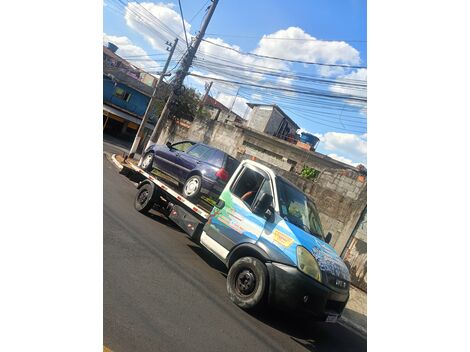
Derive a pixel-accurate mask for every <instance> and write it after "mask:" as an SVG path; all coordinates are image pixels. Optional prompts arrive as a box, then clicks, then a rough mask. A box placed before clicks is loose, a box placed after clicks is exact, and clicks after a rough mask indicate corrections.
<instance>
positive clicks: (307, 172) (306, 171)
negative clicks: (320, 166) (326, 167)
mask: <svg viewBox="0 0 470 352" xmlns="http://www.w3.org/2000/svg"><path fill="white" fill-rule="evenodd" d="M319 174H320V171H318V170H316V169H314V168H313V167H309V166H307V165H304V167H303V169H302V171H301V172H300V176H302V177H304V178H306V179H307V180H314V179H315V178H316V177H317V176H318V175H319Z"/></svg>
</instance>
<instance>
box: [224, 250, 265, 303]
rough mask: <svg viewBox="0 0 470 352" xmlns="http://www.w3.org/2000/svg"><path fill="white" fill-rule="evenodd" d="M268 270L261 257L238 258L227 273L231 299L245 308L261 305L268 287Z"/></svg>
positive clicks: (228, 290)
mask: <svg viewBox="0 0 470 352" xmlns="http://www.w3.org/2000/svg"><path fill="white" fill-rule="evenodd" d="M267 279H268V270H267V269H266V266H265V265H264V264H263V262H261V261H260V260H259V259H256V258H253V257H243V258H240V259H238V260H237V261H236V262H235V263H234V264H233V265H232V266H231V267H230V270H229V272H228V275H227V292H228V295H229V297H230V300H231V301H232V302H233V303H235V304H236V305H237V306H239V307H240V308H242V309H245V310H252V309H254V308H255V307H256V308H258V307H259V306H261V302H262V301H263V297H264V296H265V291H266V287H267Z"/></svg>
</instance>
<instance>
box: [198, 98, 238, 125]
mask: <svg viewBox="0 0 470 352" xmlns="http://www.w3.org/2000/svg"><path fill="white" fill-rule="evenodd" d="M203 107H204V109H205V110H206V111H207V112H209V114H210V117H211V119H212V120H216V121H221V122H227V121H230V122H235V123H239V124H243V123H244V122H245V120H244V119H243V118H242V117H241V116H240V115H238V114H236V113H234V112H233V111H231V110H230V109H229V108H227V107H226V106H225V105H224V104H222V103H221V102H220V101H218V100H216V99H214V98H212V97H211V96H210V95H208V96H207V97H206V99H205V101H204V105H203Z"/></svg>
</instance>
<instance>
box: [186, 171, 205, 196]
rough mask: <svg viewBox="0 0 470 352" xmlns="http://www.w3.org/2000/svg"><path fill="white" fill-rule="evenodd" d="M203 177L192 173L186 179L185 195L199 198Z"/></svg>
mask: <svg viewBox="0 0 470 352" xmlns="http://www.w3.org/2000/svg"><path fill="white" fill-rule="evenodd" d="M201 187H202V178H201V176H199V175H192V176H191V177H190V178H188V179H187V180H186V182H185V183H184V186H183V195H184V196H185V197H186V198H188V199H190V200H191V199H192V200H198V197H199V193H200V192H201Z"/></svg>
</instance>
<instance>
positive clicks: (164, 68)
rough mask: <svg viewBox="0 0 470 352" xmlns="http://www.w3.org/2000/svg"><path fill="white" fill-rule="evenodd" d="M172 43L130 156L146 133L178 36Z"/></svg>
mask: <svg viewBox="0 0 470 352" xmlns="http://www.w3.org/2000/svg"><path fill="white" fill-rule="evenodd" d="M167 44H168V45H170V48H171V49H170V54H169V55H168V58H167V59H166V62H165V66H164V67H163V70H162V72H161V73H160V77H158V81H157V84H156V85H155V88H154V90H153V93H152V96H151V97H150V101H149V103H148V105H147V109H146V110H145V114H144V117H143V118H142V122H141V123H140V126H139V129H138V130H137V134H136V135H135V139H134V142H133V143H132V147H131V150H130V152H129V157H130V158H133V157H134V155H135V152H136V151H137V147H138V146H139V143H140V141H141V139H142V136H143V134H144V130H145V125H146V124H147V121H148V119H149V117H150V107H151V106H152V105H153V103H154V101H155V100H156V99H157V92H158V89H159V88H160V86H161V84H162V82H163V77H164V76H165V74H166V70H167V69H168V65H169V64H170V61H171V58H172V57H173V53H174V52H175V48H176V45H177V44H178V38H176V39H175V41H174V42H173V44H171V43H168V42H167Z"/></svg>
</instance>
